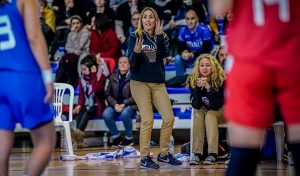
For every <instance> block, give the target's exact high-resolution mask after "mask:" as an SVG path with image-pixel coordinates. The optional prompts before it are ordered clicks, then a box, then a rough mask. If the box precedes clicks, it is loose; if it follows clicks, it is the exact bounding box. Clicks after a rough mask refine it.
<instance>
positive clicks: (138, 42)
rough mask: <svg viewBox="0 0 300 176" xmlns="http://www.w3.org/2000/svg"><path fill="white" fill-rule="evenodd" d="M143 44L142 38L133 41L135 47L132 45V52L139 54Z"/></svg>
mask: <svg viewBox="0 0 300 176" xmlns="http://www.w3.org/2000/svg"><path fill="white" fill-rule="evenodd" d="M143 42H144V39H143V37H137V38H136V40H135V45H134V49H133V51H134V52H136V53H141V52H142V45H143Z"/></svg>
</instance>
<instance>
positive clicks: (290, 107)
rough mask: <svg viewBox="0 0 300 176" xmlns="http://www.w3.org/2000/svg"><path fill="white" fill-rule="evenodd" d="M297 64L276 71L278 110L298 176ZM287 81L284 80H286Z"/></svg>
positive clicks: (299, 83)
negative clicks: (282, 119)
mask: <svg viewBox="0 0 300 176" xmlns="http://www.w3.org/2000/svg"><path fill="white" fill-rule="evenodd" d="M297 67H298V66H297V64H295V65H294V64H290V65H287V66H286V67H283V68H280V69H278V70H277V77H276V78H277V80H276V83H277V89H278V92H279V93H278V101H279V105H280V110H281V113H282V116H283V118H284V121H285V123H286V126H287V135H288V142H289V144H290V146H289V147H290V150H291V151H292V155H293V160H294V166H295V169H296V173H297V175H300V135H299V134H300V118H299V115H300V109H299V107H300V91H299V90H300V77H299V76H298V75H299V74H300V70H299V68H297ZM287 77H288V78H289V79H286V78H287Z"/></svg>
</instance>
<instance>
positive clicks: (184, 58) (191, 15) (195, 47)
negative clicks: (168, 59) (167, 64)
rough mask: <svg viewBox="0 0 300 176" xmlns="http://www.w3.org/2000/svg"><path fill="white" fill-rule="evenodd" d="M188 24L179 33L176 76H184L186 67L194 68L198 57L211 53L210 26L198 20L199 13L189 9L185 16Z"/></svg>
mask: <svg viewBox="0 0 300 176" xmlns="http://www.w3.org/2000/svg"><path fill="white" fill-rule="evenodd" d="M185 21H186V26H184V27H182V28H181V29H180V31H179V35H178V53H179V54H178V55H177V56H176V57H175V66H176V76H184V75H185V69H186V68H192V67H193V65H194V63H195V61H196V58H197V57H198V56H199V55H200V54H203V53H209V51H210V42H211V37H212V34H211V31H210V29H209V28H208V26H206V25H204V24H202V23H199V22H198V16H197V13H196V12H195V11H194V10H192V9H191V10H189V11H187V13H186V17H185Z"/></svg>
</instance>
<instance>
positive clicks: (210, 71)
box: [186, 54, 224, 165]
mask: <svg viewBox="0 0 300 176" xmlns="http://www.w3.org/2000/svg"><path fill="white" fill-rule="evenodd" d="M186 87H189V88H190V92H191V101H192V102H191V104H192V107H193V116H194V121H193V150H192V152H193V153H194V154H195V156H194V157H193V158H192V159H191V161H190V165H198V164H200V163H201V162H202V160H203V158H202V155H203V146H204V137H205V132H206V136H207V141H208V142H207V143H208V153H209V156H208V157H207V158H206V159H205V160H204V162H203V164H214V163H216V161H217V155H218V142H219V131H218V122H219V123H220V122H223V123H224V113H223V104H224V93H223V92H224V71H223V68H222V67H221V65H220V64H219V62H218V61H217V59H215V58H214V57H213V56H212V55H210V54H203V55H200V56H199V58H198V59H197V61H196V63H195V67H194V68H193V73H192V74H191V75H190V76H189V77H188V79H187V81H186Z"/></svg>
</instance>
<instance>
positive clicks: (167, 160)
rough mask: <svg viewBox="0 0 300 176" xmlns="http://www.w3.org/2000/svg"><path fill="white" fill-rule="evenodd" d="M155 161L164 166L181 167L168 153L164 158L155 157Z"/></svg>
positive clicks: (180, 163) (179, 162)
mask: <svg viewBox="0 0 300 176" xmlns="http://www.w3.org/2000/svg"><path fill="white" fill-rule="evenodd" d="M157 161H158V162H160V163H165V164H170V165H173V166H180V165H182V162H181V161H179V160H177V159H175V158H174V157H173V155H171V154H170V153H168V154H167V155H165V156H163V157H162V156H160V154H159V155H158V156H157Z"/></svg>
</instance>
